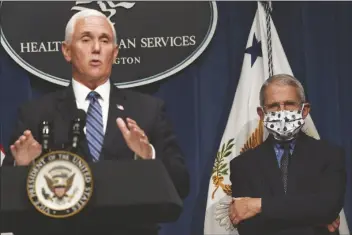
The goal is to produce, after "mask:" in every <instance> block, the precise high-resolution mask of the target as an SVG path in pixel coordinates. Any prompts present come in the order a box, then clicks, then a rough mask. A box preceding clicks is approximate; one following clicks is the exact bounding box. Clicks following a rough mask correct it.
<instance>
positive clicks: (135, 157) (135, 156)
mask: <svg viewBox="0 0 352 235" xmlns="http://www.w3.org/2000/svg"><path fill="white" fill-rule="evenodd" d="M149 146H150V147H151V148H152V158H151V159H152V160H154V159H155V149H154V146H153V145H151V144H149ZM138 159H143V158H141V157H139V156H138V155H137V154H136V153H134V160H138Z"/></svg>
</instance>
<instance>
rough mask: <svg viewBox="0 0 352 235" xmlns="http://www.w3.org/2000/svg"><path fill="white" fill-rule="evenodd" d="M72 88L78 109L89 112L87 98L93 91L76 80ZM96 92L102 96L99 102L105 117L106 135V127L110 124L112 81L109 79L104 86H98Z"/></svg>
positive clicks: (104, 127) (73, 81) (104, 128)
mask: <svg viewBox="0 0 352 235" xmlns="http://www.w3.org/2000/svg"><path fill="white" fill-rule="evenodd" d="M72 88H73V92H74V94H75V97H76V104H77V108H78V109H82V110H84V112H87V110H88V107H89V99H87V96H88V94H89V92H91V90H90V89H89V88H88V87H86V86H85V85H83V84H82V83H79V82H77V81H76V80H75V79H72ZM94 91H95V92H97V93H98V94H99V95H100V97H99V99H98V101H99V104H100V106H101V111H102V115H103V130H104V133H105V131H106V125H107V123H108V112H109V98H110V79H108V80H107V81H106V82H105V83H104V84H102V85H100V86H98V87H97V88H96V89H95V90H94Z"/></svg>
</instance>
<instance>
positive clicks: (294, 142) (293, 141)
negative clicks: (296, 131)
mask: <svg viewBox="0 0 352 235" xmlns="http://www.w3.org/2000/svg"><path fill="white" fill-rule="evenodd" d="M281 145H282V144H280V143H277V142H275V144H274V146H275V148H277V149H280V148H281ZM295 145H296V139H293V140H291V141H290V149H291V150H293V149H294V148H295Z"/></svg>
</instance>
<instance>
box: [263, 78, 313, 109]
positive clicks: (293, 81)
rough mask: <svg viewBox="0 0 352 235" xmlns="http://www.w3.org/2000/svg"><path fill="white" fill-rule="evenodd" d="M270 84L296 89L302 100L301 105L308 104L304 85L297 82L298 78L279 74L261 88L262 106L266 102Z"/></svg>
mask: <svg viewBox="0 0 352 235" xmlns="http://www.w3.org/2000/svg"><path fill="white" fill-rule="evenodd" d="M270 84H278V85H284V86H292V87H295V88H296V91H297V95H298V97H299V99H300V102H301V103H304V102H306V96H305V94H304V89H303V86H302V84H301V83H300V82H299V81H298V80H297V78H295V77H293V76H291V75H288V74H277V75H273V76H272V77H270V78H268V79H267V80H266V81H265V82H264V84H263V85H262V87H261V88H260V93H259V99H260V106H262V107H263V106H264V101H265V89H266V88H267V87H268V86H269V85H270Z"/></svg>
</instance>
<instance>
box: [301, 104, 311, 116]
mask: <svg viewBox="0 0 352 235" xmlns="http://www.w3.org/2000/svg"><path fill="white" fill-rule="evenodd" d="M309 112H310V104H309V103H304V107H303V110H302V117H303V119H305V118H306V117H307V116H308V114H309Z"/></svg>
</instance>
